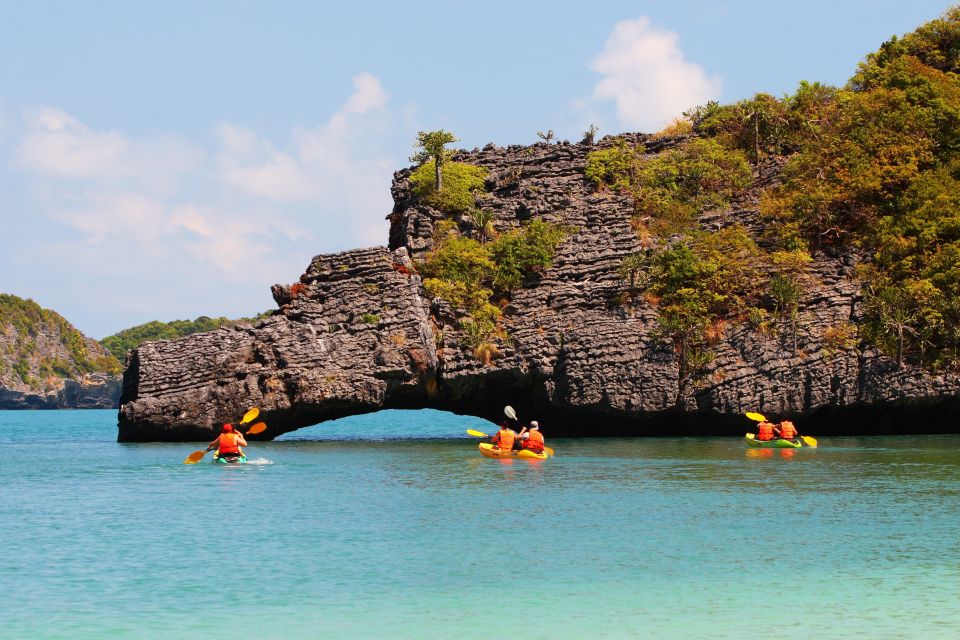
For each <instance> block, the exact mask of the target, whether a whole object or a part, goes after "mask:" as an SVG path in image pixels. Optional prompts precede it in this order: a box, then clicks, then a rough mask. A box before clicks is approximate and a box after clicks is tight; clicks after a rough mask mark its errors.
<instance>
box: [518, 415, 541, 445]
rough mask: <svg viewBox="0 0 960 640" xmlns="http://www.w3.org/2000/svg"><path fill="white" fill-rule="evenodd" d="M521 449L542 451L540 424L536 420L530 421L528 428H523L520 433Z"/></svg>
mask: <svg viewBox="0 0 960 640" xmlns="http://www.w3.org/2000/svg"><path fill="white" fill-rule="evenodd" d="M520 437H521V441H522V445H521V448H522V449H527V450H528V451H533V452H534V453H543V447H544V442H543V434H542V433H540V424H539V423H538V422H537V421H536V420H531V421H530V429H529V430H527V429H524V432H523V433H522V434H520Z"/></svg>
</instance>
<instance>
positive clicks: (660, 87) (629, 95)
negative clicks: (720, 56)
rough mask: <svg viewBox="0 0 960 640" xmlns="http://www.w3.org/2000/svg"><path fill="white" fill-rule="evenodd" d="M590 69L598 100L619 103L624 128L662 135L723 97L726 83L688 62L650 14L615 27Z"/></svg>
mask: <svg viewBox="0 0 960 640" xmlns="http://www.w3.org/2000/svg"><path fill="white" fill-rule="evenodd" d="M590 68H591V69H592V70H593V71H595V72H597V73H599V74H600V75H601V76H602V78H601V79H600V81H599V82H597V84H596V86H595V87H594V90H593V98H594V100H596V101H613V103H614V104H615V106H616V112H617V118H618V120H619V122H620V124H621V126H624V127H627V128H630V129H637V130H641V131H656V130H657V129H659V128H661V127H662V126H663V125H664V124H666V123H667V122H669V121H670V120H671V119H673V118H674V117H676V116H679V115H680V114H681V113H682V112H683V111H684V110H686V109H687V108H689V107H692V106H695V105H698V104H702V103H704V102H706V101H708V100H712V99H715V98H717V97H718V96H719V95H720V89H721V81H720V78H719V77H718V76H709V75H708V74H707V72H706V71H705V70H704V69H703V67H701V66H700V65H698V64H695V63H693V62H690V61H688V60H687V59H686V58H685V56H684V54H683V51H682V50H681V49H680V45H679V43H678V36H677V34H676V33H674V32H672V31H665V30H660V29H656V28H654V27H653V26H651V24H650V18H648V17H646V16H644V17H641V18H637V19H633V20H623V21H621V22H618V23H617V24H615V25H614V27H613V31H611V33H610V35H609V36H608V38H607V41H606V44H605V45H604V48H603V51H601V52H600V54H599V55H598V56H597V57H596V58H595V59H594V60H593V61H592V62H591V64H590Z"/></svg>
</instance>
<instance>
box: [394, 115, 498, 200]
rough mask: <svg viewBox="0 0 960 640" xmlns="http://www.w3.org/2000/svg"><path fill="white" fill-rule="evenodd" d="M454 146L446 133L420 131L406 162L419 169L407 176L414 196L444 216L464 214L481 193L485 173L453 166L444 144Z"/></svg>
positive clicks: (454, 163)
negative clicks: (441, 212) (414, 151)
mask: <svg viewBox="0 0 960 640" xmlns="http://www.w3.org/2000/svg"><path fill="white" fill-rule="evenodd" d="M453 142H457V138H456V137H455V136H454V135H453V134H452V133H450V132H449V131H444V130H443V129H440V130H438V131H421V132H419V133H418V134H417V142H416V143H415V144H414V147H415V148H416V149H419V151H417V152H416V153H414V154H413V155H412V156H411V157H410V160H411V162H416V163H418V164H419V166H418V167H417V168H416V169H414V170H413V172H412V173H411V174H410V184H411V186H412V187H413V192H414V194H415V195H416V196H417V197H419V198H420V199H421V200H423V201H424V202H426V203H427V204H429V205H431V206H433V207H436V208H437V209H440V210H441V211H445V212H447V213H466V212H467V211H469V210H470V209H471V208H472V207H473V205H474V202H475V195H476V193H477V192H479V191H482V190H483V185H484V180H485V179H486V177H487V171H486V170H485V169H483V168H482V167H477V166H474V165H470V164H465V163H463V162H453V161H452V160H451V159H450V157H451V155H452V153H451V151H450V150H449V149H447V148H446V146H447V145H448V144H451V143H453Z"/></svg>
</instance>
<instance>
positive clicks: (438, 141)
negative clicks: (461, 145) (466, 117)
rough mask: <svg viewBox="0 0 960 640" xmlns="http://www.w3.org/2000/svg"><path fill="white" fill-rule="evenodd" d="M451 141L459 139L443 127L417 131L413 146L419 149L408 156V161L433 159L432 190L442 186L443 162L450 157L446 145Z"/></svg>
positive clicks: (421, 162)
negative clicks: (434, 180)
mask: <svg viewBox="0 0 960 640" xmlns="http://www.w3.org/2000/svg"><path fill="white" fill-rule="evenodd" d="M452 142H459V140H458V139H457V138H456V136H454V135H453V134H452V133H450V132H449V131H444V130H443V129H438V130H436V131H419V132H417V142H416V144H415V145H414V148H415V149H420V151H418V152H417V153H415V154H413V155H412V156H410V161H411V162H416V163H418V164H423V163H425V162H427V161H429V160H433V161H434V165H435V170H436V185H435V187H434V191H440V190H441V189H442V188H443V164H444V163H445V162H446V161H447V160H448V159H449V157H450V151H449V150H448V149H447V148H446V146H447V145H448V144H450V143H452Z"/></svg>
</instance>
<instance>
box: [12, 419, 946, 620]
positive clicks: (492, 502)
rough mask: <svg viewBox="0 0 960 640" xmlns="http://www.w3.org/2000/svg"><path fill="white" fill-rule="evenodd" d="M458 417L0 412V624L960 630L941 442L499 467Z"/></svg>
mask: <svg viewBox="0 0 960 640" xmlns="http://www.w3.org/2000/svg"><path fill="white" fill-rule="evenodd" d="M470 427H473V428H481V429H484V428H489V425H487V424H485V423H482V422H479V421H476V420H471V419H465V418H460V417H456V416H450V415H448V414H439V413H436V412H427V411H424V412H383V413H381V414H376V415H372V416H362V417H357V418H352V419H349V420H344V421H340V422H338V423H330V424H328V425H321V426H317V427H312V428H310V429H305V430H302V431H299V432H297V433H295V434H289V435H288V436H287V437H286V439H285V441H278V442H274V443H265V444H255V445H254V446H251V447H249V450H248V455H250V457H251V458H252V459H254V460H255V461H256V462H259V463H260V464H251V465H247V466H242V467H224V466H216V465H212V464H206V463H200V464H198V465H194V466H184V465H183V464H181V461H182V460H183V458H184V457H185V456H186V455H187V454H188V453H190V451H191V450H194V449H196V448H197V447H196V446H193V445H183V444H179V445H176V444H169V445H168V444H126V445H120V444H117V443H116V442H114V438H115V435H116V432H115V413H113V412H105V411H79V412H0V452H2V456H0V476H2V477H0V480H2V482H0V543H2V546H0V637H2V638H25V639H26V638H29V639H34V638H70V639H76V638H160V637H168V638H208V637H214V636H217V635H222V634H224V633H227V632H229V634H230V636H232V637H237V638H284V639H286V638H319V637H324V638H385V637H390V638H493V637H499V636H505V637H511V638H588V637H590V638H631V637H651V638H804V639H806V638H810V637H821V638H840V639H842V638H858V639H864V638H870V639H874V638H951V639H955V638H958V637H960V546H958V543H960V514H958V510H957V507H958V498H960V453H958V452H957V446H956V441H955V440H954V439H953V438H949V437H923V438H914V439H911V438H902V437H901V438H871V439H866V438H864V439H840V438H835V439H821V448H820V449H819V450H799V451H796V452H788V453H787V454H784V455H781V454H780V453H779V452H776V453H773V454H772V455H771V456H769V457H765V456H752V455H750V453H751V452H749V451H746V450H745V449H744V447H743V443H742V442H741V441H740V440H738V439H720V438H717V439H708V440H694V439H684V440H667V439H648V440H583V441H569V440H568V441H564V440H556V441H552V442H551V441H550V440H549V429H548V426H547V425H545V432H546V435H547V438H548V444H551V445H553V446H554V447H556V449H557V454H558V457H556V458H554V459H551V460H549V461H546V462H544V463H538V462H526V461H524V462H521V461H514V462H513V463H512V464H511V463H510V462H506V461H496V460H487V459H484V458H481V457H480V456H479V455H478V454H477V452H476V447H475V444H474V443H473V442H472V441H471V440H469V439H466V438H460V435H461V434H462V433H463V431H464V429H466V428H470ZM813 435H816V434H815V433H814V434H813ZM392 436H402V437H403V438H406V439H403V438H401V439H396V438H395V437H394V438H392ZM416 436H429V437H432V439H424V438H421V439H415V438H416ZM362 438H368V439H367V440H364V439H362ZM790 453H793V454H794V455H790Z"/></svg>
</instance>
